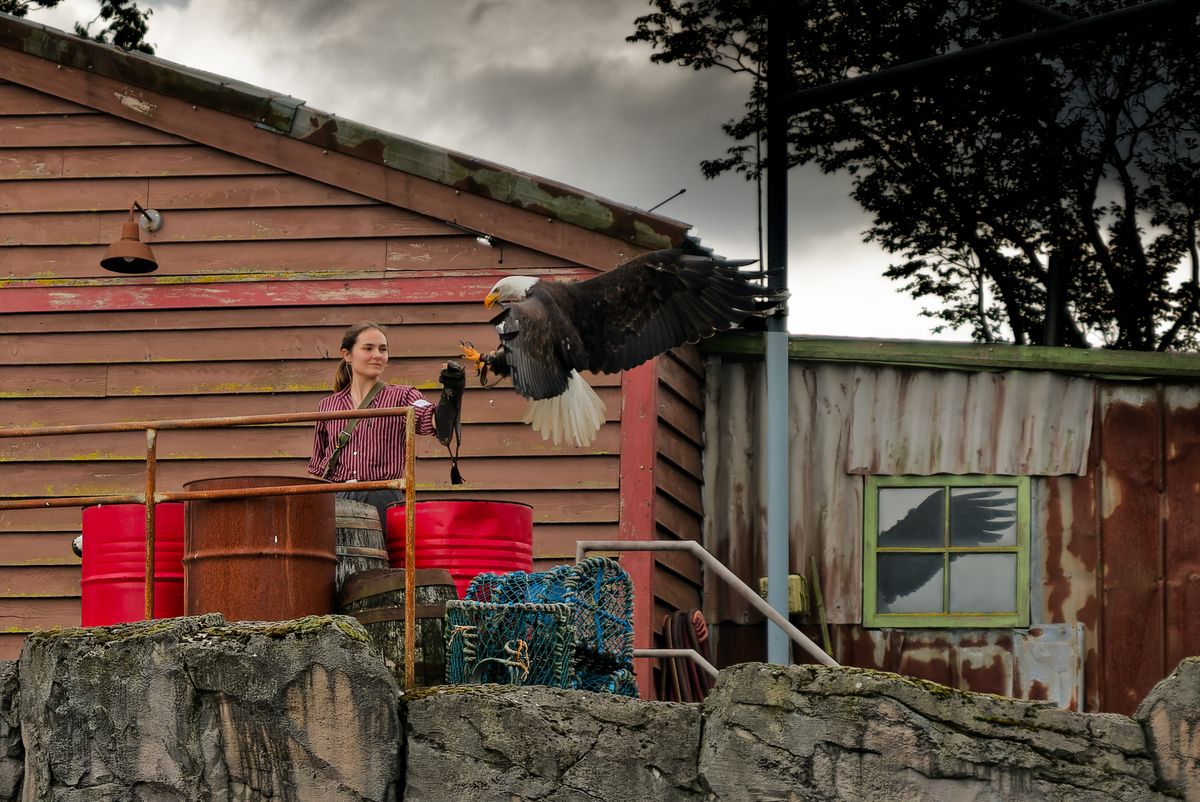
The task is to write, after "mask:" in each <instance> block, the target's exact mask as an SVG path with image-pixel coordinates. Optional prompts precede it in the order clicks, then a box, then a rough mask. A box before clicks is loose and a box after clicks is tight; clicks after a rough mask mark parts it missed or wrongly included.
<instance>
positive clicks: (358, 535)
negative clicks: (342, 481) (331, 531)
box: [334, 498, 390, 593]
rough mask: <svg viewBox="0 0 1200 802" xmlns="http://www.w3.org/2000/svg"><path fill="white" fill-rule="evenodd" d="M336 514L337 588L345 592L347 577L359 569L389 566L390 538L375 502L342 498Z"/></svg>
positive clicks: (366, 569) (365, 569)
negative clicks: (385, 533) (384, 534)
mask: <svg viewBox="0 0 1200 802" xmlns="http://www.w3.org/2000/svg"><path fill="white" fill-rule="evenodd" d="M335 511H336V514H337V571H336V573H335V574H334V589H335V591H336V592H337V593H341V592H342V587H343V586H344V585H345V584H346V579H347V577H350V576H353V575H354V574H357V573H359V572H360V571H371V570H373V569H377V568H389V567H390V565H389V564H388V552H387V542H386V541H385V540H384V539H383V525H382V524H380V522H379V510H377V509H375V505H374V504H364V503H363V502H361V501H351V500H350V499H348V498H339V499H337V501H336V504H335Z"/></svg>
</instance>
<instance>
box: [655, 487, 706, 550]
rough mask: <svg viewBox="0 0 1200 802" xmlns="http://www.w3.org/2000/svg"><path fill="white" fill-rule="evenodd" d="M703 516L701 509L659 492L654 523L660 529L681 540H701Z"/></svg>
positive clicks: (656, 499) (656, 498)
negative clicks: (689, 506)
mask: <svg viewBox="0 0 1200 802" xmlns="http://www.w3.org/2000/svg"><path fill="white" fill-rule="evenodd" d="M702 520H703V517H702V515H701V513H700V511H699V510H693V509H689V508H687V507H685V506H684V505H682V504H680V503H679V502H678V501H676V500H675V499H673V498H671V496H669V495H667V494H666V493H659V494H658V495H657V496H656V497H655V500H654V523H655V524H656V525H657V526H658V527H659V531H660V532H661V531H662V530H666V531H668V532H670V533H672V534H673V535H674V536H675V537H677V538H679V539H681V540H694V541H696V542H697V543H699V542H700V539H701V537H702V532H701V523H702Z"/></svg>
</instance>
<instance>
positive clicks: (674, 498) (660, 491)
mask: <svg viewBox="0 0 1200 802" xmlns="http://www.w3.org/2000/svg"><path fill="white" fill-rule="evenodd" d="M656 363H657V374H658V375H657V397H656V405H655V406H656V416H655V421H656V432H655V442H654V480H655V481H654V528H655V536H656V537H657V538H658V539H660V540H695V541H699V540H700V523H701V521H702V520H703V517H704V512H703V504H702V502H701V492H702V489H703V454H704V361H703V359H702V358H701V357H700V354H699V352H698V350H697V349H696V347H695V346H684V347H682V348H677V349H675V350H674V351H671V352H669V353H667V354H664V355H663V356H662V357H660V358H659V359H658V360H656ZM702 601H703V574H702V571H701V566H700V563H699V562H698V561H697V560H696V559H695V558H694V557H691V556H689V555H686V554H680V553H673V552H661V553H659V554H657V555H656V556H655V560H654V629H655V632H660V633H661V631H662V625H663V617H664V616H665V615H667V614H668V613H670V612H672V611H674V610H683V611H685V612H686V611H687V610H690V609H692V608H697V609H699V608H700V607H701V604H702Z"/></svg>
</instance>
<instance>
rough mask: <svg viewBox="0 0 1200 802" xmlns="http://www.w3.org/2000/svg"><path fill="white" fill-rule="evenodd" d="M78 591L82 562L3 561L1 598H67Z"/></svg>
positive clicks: (0, 581) (76, 594)
mask: <svg viewBox="0 0 1200 802" xmlns="http://www.w3.org/2000/svg"><path fill="white" fill-rule="evenodd" d="M78 595H79V566H78V565H37V566H3V565H0V598H3V599H15V598H65V597H70V596H78Z"/></svg>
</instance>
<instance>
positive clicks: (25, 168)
mask: <svg viewBox="0 0 1200 802" xmlns="http://www.w3.org/2000/svg"><path fill="white" fill-rule="evenodd" d="M281 173H282V171H281V170H279V169H277V168H275V167H270V166H268V165H265V164H259V163H258V162H253V161H250V160H249V159H243V158H240V157H238V156H234V155H233V154H231V153H223V152H221V151H219V150H213V149H212V148H207V147H204V146H202V145H169V146H165V147H163V146H155V147H101V148H44V147H40V146H39V147H34V148H22V149H18V150H3V149H0V179H59V178H109V177H118V176H132V177H138V178H145V177H148V176H172V175H179V176H188V175H202V176H233V175H280V174H281Z"/></svg>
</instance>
